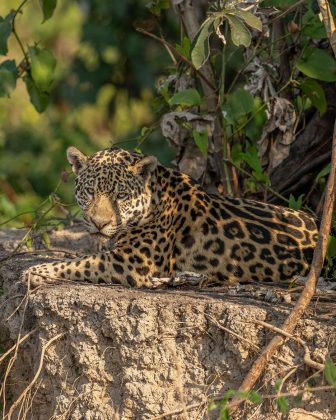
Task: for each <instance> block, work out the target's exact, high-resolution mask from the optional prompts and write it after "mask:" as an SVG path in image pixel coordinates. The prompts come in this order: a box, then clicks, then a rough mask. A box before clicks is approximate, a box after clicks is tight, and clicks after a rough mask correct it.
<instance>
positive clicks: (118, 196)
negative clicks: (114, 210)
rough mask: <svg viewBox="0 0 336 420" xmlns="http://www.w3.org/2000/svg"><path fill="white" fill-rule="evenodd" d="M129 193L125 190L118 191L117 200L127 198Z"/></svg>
mask: <svg viewBox="0 0 336 420" xmlns="http://www.w3.org/2000/svg"><path fill="white" fill-rule="evenodd" d="M127 198H128V194H127V193H125V192H118V194H117V200H127Z"/></svg>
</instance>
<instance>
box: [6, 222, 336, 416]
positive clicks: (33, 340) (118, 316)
mask: <svg viewBox="0 0 336 420" xmlns="http://www.w3.org/2000/svg"><path fill="white" fill-rule="evenodd" d="M22 236H23V232H22V231H18V230H8V231H0V244H1V245H0V258H3V257H6V256H9V255H10V253H11V251H13V249H14V248H15V246H16V245H17V244H18V241H19V239H20V238H21V237H22ZM51 239H52V243H51V247H52V248H53V249H55V248H57V250H58V251H59V252H58V253H54V254H52V253H46V252H44V250H43V249H41V250H40V251H37V252H36V253H32V252H28V253H22V254H20V255H16V256H11V258H8V259H6V260H3V261H2V262H0V287H1V288H2V291H3V294H2V297H1V298H0V314H1V319H0V339H1V342H2V347H3V348H4V349H5V350H7V349H9V348H10V347H11V346H12V345H13V344H15V342H16V341H17V339H18V337H23V336H24V335H25V334H27V333H28V332H30V331H34V332H33V333H31V335H30V336H29V337H28V338H27V339H26V340H25V341H23V342H22V343H21V344H20V345H19V347H18V351H17V356H16V360H15V363H14V364H13V366H12V367H11V368H10V369H9V371H8V374H7V376H6V381H5V384H6V386H5V394H6V405H5V411H6V412H8V410H9V409H10V407H11V406H12V405H13V403H14V406H15V401H17V405H16V409H15V410H14V412H13V416H12V417H11V418H13V419H14V418H19V419H21V418H25V417H26V418H31V419H34V420H35V419H38V420H39V419H41V420H45V419H51V418H52V419H85V420H86V419H87V420H93V419H94V420H96V419H97V420H98V419H99V420H100V419H153V418H156V417H157V416H162V415H164V414H166V416H165V417H162V418H168V419H169V418H176V419H177V418H178V419H180V418H181V419H182V418H189V419H205V418H218V412H216V410H215V411H211V412H209V411H208V409H207V404H206V403H205V401H207V399H209V398H210V397H218V396H220V395H222V394H223V393H224V392H225V391H226V390H227V389H229V388H233V389H236V388H238V386H239V384H240V383H241V381H242V379H243V378H244V376H245V374H246V373H247V371H248V369H249V367H250V366H251V364H252V362H253V360H254V359H255V358H256V356H257V355H258V354H259V352H260V350H259V349H260V348H262V347H263V346H264V345H265V344H266V343H267V342H268V341H269V339H270V338H271V337H272V336H273V334H274V333H273V332H272V331H270V330H268V329H266V328H265V327H263V326H260V325H258V324H257V323H256V322H255V321H256V320H261V321H266V322H268V323H271V324H273V325H277V326H279V325H281V323H282V321H283V320H284V318H285V317H286V316H287V314H288V312H289V311H290V309H291V308H292V307H293V304H294V300H295V296H296V295H295V293H293V294H291V293H289V292H288V291H281V290H276V289H274V288H270V289H266V288H260V287H259V288H257V287H251V286H231V287H229V288H227V289H222V290H220V289H216V290H209V289H208V290H204V289H202V290H195V289H194V290H193V289H188V288H183V289H181V288H180V289H166V290H156V291H149V290H131V289H125V288H123V287H119V286H102V285H99V286H93V285H88V284H74V283H71V284H69V283H67V284H64V283H63V284H55V285H52V286H50V285H49V286H44V287H41V288H39V289H38V290H35V291H33V292H30V294H29V296H27V295H26V285H25V283H24V282H23V281H22V280H21V278H22V276H21V273H22V271H23V270H24V269H25V268H27V267H28V266H30V265H33V264H36V263H40V262H41V261H44V260H46V259H48V260H57V259H61V258H62V256H63V255H62V253H61V252H60V251H61V250H65V251H66V252H68V255H70V254H71V253H73V252H74V250H75V252H77V253H83V252H87V251H88V250H89V251H92V250H93V249H96V248H97V247H98V245H97V242H96V241H93V240H92V238H91V237H89V236H88V235H86V234H85V233H84V232H83V231H82V230H81V229H80V228H77V227H75V228H69V229H67V230H62V231H58V232H54V233H52V235H51ZM38 243H39V242H38V241H37V244H38ZM23 251H24V250H23ZM51 255H52V257H51ZM321 296H322V295H321ZM335 308H336V305H335V303H332V301H330V299H329V300H328V296H327V297H325V296H324V297H321V298H319V301H317V300H316V301H314V302H313V304H312V305H311V308H310V310H309V311H308V313H307V315H306V317H305V318H304V319H302V320H301V322H300V325H299V327H298V328H297V330H296V332H295V334H296V335H297V336H299V337H301V338H302V339H303V340H305V342H306V343H307V345H308V346H309V349H310V352H311V358H312V359H313V360H315V361H317V362H320V363H323V361H324V359H325V357H326V356H327V354H328V353H329V354H330V353H331V354H332V355H334V354H335V342H336V325H335ZM222 327H224V329H223V328H222ZM55 337H56V338H55ZM53 338H55V340H54V341H53V342H51V343H49V341H50V340H52V339H53ZM13 354H14V352H12V353H11V355H13ZM302 357H303V349H302V346H300V345H299V344H298V343H296V342H295V341H293V340H287V341H286V343H285V345H284V346H282V348H281V350H280V352H278V353H277V355H276V357H275V358H273V359H272V361H271V362H270V363H269V366H268V367H267V369H266V372H265V374H264V375H263V377H262V380H261V381H260V382H259V383H258V389H259V391H260V393H261V394H272V393H274V385H275V383H276V381H277V380H278V379H282V378H284V377H285V376H286V375H288V373H289V372H291V371H292V374H291V375H288V378H287V379H286V381H285V384H284V386H283V391H295V390H296V389H297V387H298V386H299V385H300V384H301V383H302V382H303V381H304V380H305V379H306V378H308V377H309V376H310V375H312V374H313V373H314V372H315V371H314V370H312V369H311V368H309V367H307V366H306V365H304V363H303V361H302V360H303V359H302ZM9 360H10V356H9V357H8V358H7V359H6V361H7V363H8V361H9ZM1 366H2V371H1V374H2V375H4V373H5V367H6V364H4V363H2V365H1ZM1 366H0V368H1ZM295 366H296V367H297V368H296V369H295ZM310 384H311V385H314V382H312V383H310ZM315 384H316V385H321V384H323V381H322V378H321V376H317V379H315ZM324 384H325V383H324ZM24 391H25V393H24V397H23V398H22V393H23V392H24ZM289 402H290V405H291V406H292V407H294V406H295V407H296V408H293V409H291V411H290V413H289V414H288V415H286V418H289V419H291V420H299V419H310V418H311V419H335V418H336V397H335V395H333V394H331V393H330V392H329V391H328V392H327V391H325V392H319V393H314V394H310V395H307V396H305V397H304V399H303V402H302V403H301V404H297V403H296V404H294V403H293V400H292V399H289ZM189 406H193V407H192V408H189ZM169 412H176V413H175V414H173V415H172V416H170V415H169ZM235 418H241V419H252V418H253V419H280V418H281V415H280V414H279V412H278V411H277V409H276V404H275V402H274V400H272V399H267V400H265V402H264V403H263V404H262V405H259V406H257V405H251V404H246V405H245V406H243V407H242V409H241V411H240V412H238V413H237V414H236V416H235Z"/></svg>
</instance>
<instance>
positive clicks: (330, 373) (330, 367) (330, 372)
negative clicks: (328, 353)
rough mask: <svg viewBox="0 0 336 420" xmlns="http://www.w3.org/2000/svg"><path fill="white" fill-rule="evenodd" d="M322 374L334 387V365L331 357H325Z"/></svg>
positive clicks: (335, 373)
mask: <svg viewBox="0 0 336 420" xmlns="http://www.w3.org/2000/svg"><path fill="white" fill-rule="evenodd" d="M324 376H325V378H326V380H327V381H328V383H329V384H330V385H332V386H334V387H335V388H336V365H335V363H333V361H332V360H331V359H327V361H326V364H325V366H324Z"/></svg>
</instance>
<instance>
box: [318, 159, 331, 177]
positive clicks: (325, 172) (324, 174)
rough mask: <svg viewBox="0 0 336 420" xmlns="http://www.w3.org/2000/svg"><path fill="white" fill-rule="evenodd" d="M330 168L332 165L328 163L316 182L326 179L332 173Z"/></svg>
mask: <svg viewBox="0 0 336 420" xmlns="http://www.w3.org/2000/svg"><path fill="white" fill-rule="evenodd" d="M330 168H331V163H328V165H326V166H325V167H324V168H323V169H322V170H321V171H320V172H319V173H318V174H317V177H316V182H318V181H319V180H320V179H321V178H324V177H325V176H327V175H328V174H329V172H330Z"/></svg>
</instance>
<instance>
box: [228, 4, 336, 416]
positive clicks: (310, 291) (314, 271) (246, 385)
mask: <svg viewBox="0 0 336 420" xmlns="http://www.w3.org/2000/svg"><path fill="white" fill-rule="evenodd" d="M321 1H322V0H319V2H320V3H321ZM323 3H324V4H325V3H326V2H323ZM330 19H332V17H330ZM327 24H328V22H325V25H327ZM335 178H336V123H335V125H334V133H333V141H332V155H331V168H330V174H329V178H328V182H327V186H326V196H325V202H324V206H323V215H322V221H321V227H320V231H319V237H318V242H317V246H316V248H315V251H314V256H313V261H312V265H311V268H310V271H309V274H308V277H307V282H306V284H305V287H304V289H303V291H302V293H301V295H300V297H299V299H298V301H297V303H296V305H295V307H294V308H293V310H292V312H291V313H290V314H289V316H288V318H287V319H286V320H285V322H284V323H283V325H282V326H281V330H282V331H285V332H287V333H292V332H293V330H294V329H295V327H296V326H297V324H298V322H299V320H300V318H301V317H302V315H303V314H304V312H305V310H306V309H307V307H308V305H309V303H310V301H311V299H312V297H313V295H314V292H315V288H316V281H317V279H318V277H319V275H320V273H321V269H322V265H323V261H324V257H325V253H326V247H327V240H328V235H329V230H330V225H331V219H332V215H333V208H334V202H335V190H336V189H335ZM283 341H284V337H283V336H280V335H276V336H275V337H273V339H272V340H271V341H270V343H269V344H268V345H267V346H266V348H265V349H264V350H263V352H262V353H261V355H260V356H259V357H258V358H257V360H256V361H255V362H254V363H253V365H252V367H251V369H250V371H249V372H248V374H247V375H246V377H245V379H244V380H243V382H242V384H241V386H240V387H239V391H250V390H251V389H252V388H253V386H254V384H255V383H256V381H257V380H258V379H259V377H260V375H261V373H262V372H263V370H264V369H265V367H266V366H267V363H268V361H269V360H270V359H271V358H272V356H273V355H274V353H275V352H276V351H277V349H278V348H279V346H280V345H281V344H282V343H283ZM242 401H244V400H242V399H235V400H233V401H232V403H231V404H230V405H229V408H230V409H231V411H233V410H235V409H236V408H237V407H238V405H239V404H240V403H241V402H242Z"/></svg>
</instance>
